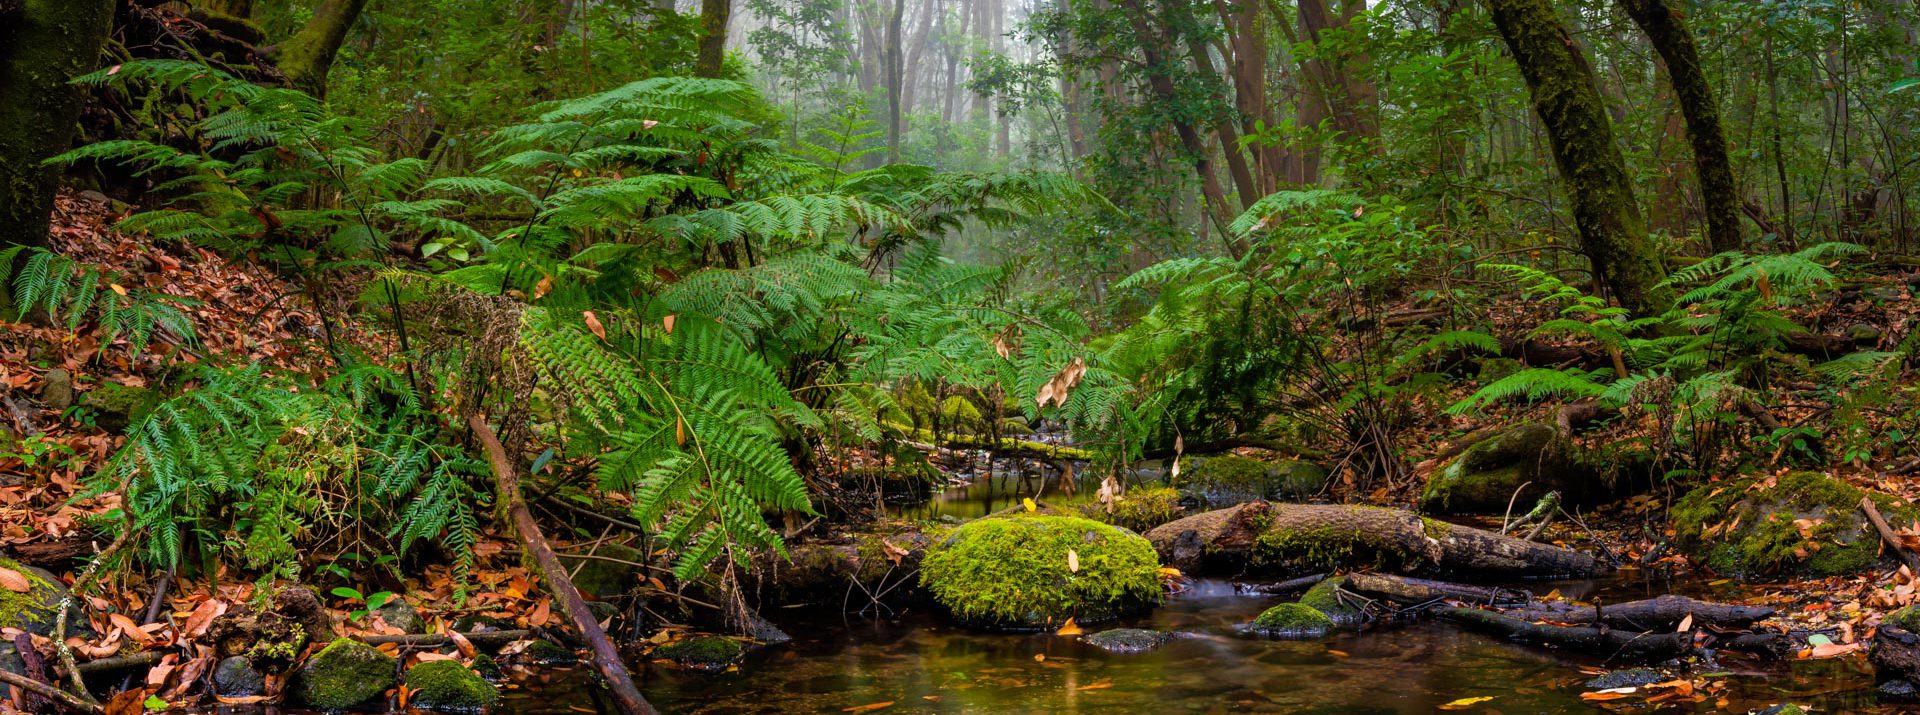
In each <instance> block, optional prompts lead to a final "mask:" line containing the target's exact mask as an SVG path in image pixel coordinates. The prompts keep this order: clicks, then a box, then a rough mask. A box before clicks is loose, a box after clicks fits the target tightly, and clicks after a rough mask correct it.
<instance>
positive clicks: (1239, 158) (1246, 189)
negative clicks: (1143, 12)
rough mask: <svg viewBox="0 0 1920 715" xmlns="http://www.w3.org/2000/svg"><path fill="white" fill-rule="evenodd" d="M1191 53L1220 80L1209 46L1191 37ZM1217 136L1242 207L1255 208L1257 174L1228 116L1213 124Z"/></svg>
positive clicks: (1203, 69)
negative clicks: (1241, 150)
mask: <svg viewBox="0 0 1920 715" xmlns="http://www.w3.org/2000/svg"><path fill="white" fill-rule="evenodd" d="M1163 31H1165V32H1169V33H1171V32H1174V30H1173V28H1172V27H1171V26H1166V27H1164V29H1163ZM1187 39H1188V48H1187V49H1188V52H1189V53H1190V54H1192V55H1193V63H1194V65H1195V66H1196V67H1197V68H1198V69H1199V70H1200V71H1201V72H1202V73H1205V74H1209V75H1214V76H1219V70H1216V69H1214V67H1213V58H1212V57H1210V56H1208V55H1207V48H1206V45H1203V44H1201V43H1200V41H1199V40H1197V39H1194V38H1192V37H1188V38H1187ZM1213 134H1214V136H1215V137H1217V138H1218V139H1219V140H1220V156H1221V158H1222V159H1224V160H1225V161H1226V163H1227V175H1228V176H1230V177H1233V188H1234V191H1235V192H1236V193H1238V194H1239V195H1240V206H1241V207H1242V208H1245V207H1247V206H1252V205H1253V202H1255V201H1259V200H1260V196H1261V194H1260V188H1259V186H1258V185H1257V184H1255V183H1254V180H1253V170H1252V169H1250V168H1248V167H1247V157H1246V155H1245V154H1242V153H1241V152H1240V132H1239V131H1238V130H1236V129H1235V127H1234V124H1233V121H1232V120H1231V119H1229V118H1227V117H1225V116H1221V117H1217V118H1215V119H1214V120H1213Z"/></svg>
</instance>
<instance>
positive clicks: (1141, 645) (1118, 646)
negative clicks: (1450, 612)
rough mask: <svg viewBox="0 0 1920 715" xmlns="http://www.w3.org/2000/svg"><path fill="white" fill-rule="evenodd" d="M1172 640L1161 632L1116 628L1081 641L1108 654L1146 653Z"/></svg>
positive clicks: (1086, 637)
mask: <svg viewBox="0 0 1920 715" xmlns="http://www.w3.org/2000/svg"><path fill="white" fill-rule="evenodd" d="M1172 638H1173V637H1172V636H1171V635H1168V634H1166V633H1164V632H1161V631H1149V630H1145V629H1141V628H1115V629H1112V630H1105V631H1101V632H1099V633H1095V634H1093V635H1090V636H1085V637H1082V638H1081V640H1084V641H1086V642H1087V644H1088V645H1091V646H1093V647H1096V648H1099V649H1101V650H1104V651H1106V652H1108V653H1144V652H1146V651H1150V650H1153V649H1155V648H1158V647H1160V646H1162V645H1165V644H1166V642H1167V641H1168V640H1171V639H1172Z"/></svg>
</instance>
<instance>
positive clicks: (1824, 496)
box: [1669, 472, 1920, 576]
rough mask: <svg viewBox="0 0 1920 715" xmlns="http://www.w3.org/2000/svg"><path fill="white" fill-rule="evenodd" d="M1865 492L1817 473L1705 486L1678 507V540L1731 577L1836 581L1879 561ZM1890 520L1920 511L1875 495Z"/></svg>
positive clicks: (1909, 518) (1675, 528) (1675, 524)
mask: <svg viewBox="0 0 1920 715" xmlns="http://www.w3.org/2000/svg"><path fill="white" fill-rule="evenodd" d="M1865 496H1867V494H1866V493H1865V492H1863V491H1861V490H1860V489H1858V488H1855V487H1854V486H1853V485H1850V484H1847V483H1846V482H1844V481H1841V480H1838V479H1835V478H1833V477H1829V476H1826V475H1823V474H1818V473H1814V472H1794V473H1791V474H1787V475H1784V476H1779V477H1771V476H1770V477H1765V478H1747V479H1740V480H1735V481H1728V482H1720V483H1715V484H1707V485H1705V486H1702V487H1700V488H1698V489H1695V490H1693V491H1691V492H1688V493H1687V495H1686V496H1684V497H1681V498H1680V500H1679V501H1678V502H1675V503H1674V505H1673V509H1672V511H1671V512H1669V516H1670V517H1671V518H1672V519H1673V531H1674V538H1675V542H1676V543H1677V544H1678V545H1679V547H1680V548H1681V549H1682V550H1684V551H1685V552H1686V553H1687V554H1689V555H1690V556H1692V557H1693V558H1694V559H1695V560H1696V561H1697V562H1699V563H1703V564H1706V565H1707V566H1709V567H1711V568H1713V569H1714V570H1715V571H1719V572H1721V573H1725V574H1731V575H1736V576H1760V575H1773V574H1790V575H1808V576H1835V575H1842V574H1852V573H1858V572H1860V571H1862V570H1865V569H1867V568H1871V567H1872V566H1873V565H1874V563H1875V562H1877V561H1878V560H1879V553H1880V539H1879V535H1878V534H1877V533H1876V532H1875V531H1874V530H1873V526H1872V524H1871V523H1869V522H1868V521H1867V518H1866V515H1865V514H1864V513H1862V512H1861V510H1860V500H1861V498H1863V497H1865ZM1872 497H1873V500H1874V504H1875V505H1876V506H1877V507H1878V509H1879V510H1880V513H1881V514H1882V515H1884V516H1885V517H1886V518H1887V520H1888V521H1889V522H1892V523H1895V524H1906V523H1910V522H1912V521H1914V520H1915V518H1916V517H1920V510H1916V509H1914V508H1913V507H1912V506H1910V505H1905V504H1901V503H1899V502H1897V501H1895V500H1894V499H1892V498H1891V497H1887V496H1885V495H1881V494H1874V495H1872Z"/></svg>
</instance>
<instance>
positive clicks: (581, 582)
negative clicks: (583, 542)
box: [560, 544, 647, 600]
mask: <svg viewBox="0 0 1920 715" xmlns="http://www.w3.org/2000/svg"><path fill="white" fill-rule="evenodd" d="M593 555H594V556H603V557H606V558H593V559H583V558H579V557H572V558H569V557H566V556H561V557H560V561H561V563H564V564H566V565H567V568H569V569H572V568H578V569H579V570H578V571H575V572H574V574H573V586H574V588H577V589H580V592H581V593H584V594H587V595H589V596H592V597H594V598H597V599H601V600H606V599H610V598H618V597H620V596H624V595H626V593H627V591H628V590H629V589H632V588H633V587H634V586H636V585H638V584H639V583H640V567H639V566H635V565H634V564H644V563H646V562H647V555H646V554H645V553H642V552H641V551H640V550H639V549H633V548H628V547H625V546H621V545H619V544H601V545H600V548H599V549H597V550H595V551H594V552H593ZM610 559H614V560H610ZM623 562H624V563H623Z"/></svg>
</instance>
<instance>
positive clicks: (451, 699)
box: [407, 660, 500, 713]
mask: <svg viewBox="0 0 1920 715" xmlns="http://www.w3.org/2000/svg"><path fill="white" fill-rule="evenodd" d="M407 689H408V690H411V691H413V693H412V695H411V697H410V698H409V699H408V700H407V703H408V704H410V705H412V706H413V707H417V708H425V709H427V710H439V711H442V712H452V713H471V712H478V711H480V710H484V709H486V707H487V706H489V705H492V704H494V703H496V702H499V700H500V689H499V688H496V687H494V686H493V683H489V682H487V680H486V678H482V677H480V674H479V673H475V672H473V671H472V670H469V669H468V668H467V666H464V665H461V664H460V662H459V661H455V660H436V661H432V662H428V663H421V664H419V665H416V666H413V667H412V668H408V669H407Z"/></svg>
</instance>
